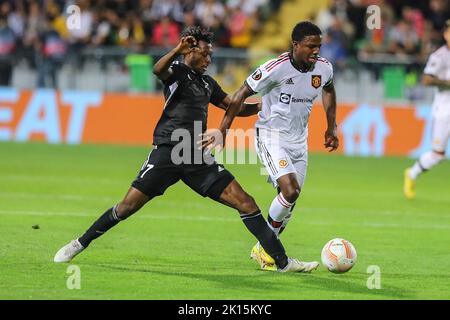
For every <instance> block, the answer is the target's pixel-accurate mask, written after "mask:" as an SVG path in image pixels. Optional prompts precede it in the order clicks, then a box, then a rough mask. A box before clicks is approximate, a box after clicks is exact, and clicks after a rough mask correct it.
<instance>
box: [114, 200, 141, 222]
mask: <svg viewBox="0 0 450 320" xmlns="http://www.w3.org/2000/svg"><path fill="white" fill-rule="evenodd" d="M140 208H141V206H140V205H139V204H138V203H136V202H123V201H122V202H120V203H118V204H117V206H116V212H117V216H118V217H119V219H120V220H125V219H126V218H128V217H129V216H131V215H132V214H133V213H135V212H136V211H138V210H139V209H140Z"/></svg>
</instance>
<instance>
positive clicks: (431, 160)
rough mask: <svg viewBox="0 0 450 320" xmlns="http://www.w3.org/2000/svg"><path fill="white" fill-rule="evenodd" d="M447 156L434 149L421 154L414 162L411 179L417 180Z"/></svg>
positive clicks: (410, 172)
mask: <svg viewBox="0 0 450 320" xmlns="http://www.w3.org/2000/svg"><path fill="white" fill-rule="evenodd" d="M444 158H445V156H444V155H442V154H439V153H436V152H433V151H429V152H426V153H424V154H423V155H421V156H420V158H419V160H417V161H416V163H414V165H413V167H412V168H411V170H410V171H409V176H410V178H411V179H413V180H416V179H417V177H418V176H420V175H421V174H422V173H423V172H424V171H427V170H430V169H431V168H432V167H434V166H435V165H437V164H438V163H439V162H441V161H442V160H444Z"/></svg>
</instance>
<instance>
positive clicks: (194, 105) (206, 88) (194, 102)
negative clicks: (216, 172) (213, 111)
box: [153, 61, 227, 145]
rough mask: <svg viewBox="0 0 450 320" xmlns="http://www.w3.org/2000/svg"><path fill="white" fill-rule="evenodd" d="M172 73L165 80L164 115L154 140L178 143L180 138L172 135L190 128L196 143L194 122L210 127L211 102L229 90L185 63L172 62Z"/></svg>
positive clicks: (163, 142) (159, 142)
mask: <svg viewBox="0 0 450 320" xmlns="http://www.w3.org/2000/svg"><path fill="white" fill-rule="evenodd" d="M171 68H172V70H173V73H172V75H171V76H170V77H169V78H168V79H167V80H165V81H163V83H164V97H165V101H166V103H165V105H164V111H163V113H162V115H161V118H160V119H159V121H158V124H157V125H156V128H155V131H154V133H153V144H154V145H160V144H171V145H175V144H177V143H178V142H180V140H181V139H182V138H180V139H175V141H174V140H173V139H172V133H173V132H174V131H175V130H177V129H186V130H187V131H189V133H190V137H191V142H190V143H193V144H194V143H195V141H194V140H195V139H197V137H195V136H194V125H195V123H196V122H197V125H201V128H202V129H201V130H202V131H201V132H204V131H205V130H206V121H207V117H208V104H209V103H212V104H214V105H216V106H218V105H220V104H221V103H222V101H223V99H225V97H226V95H227V94H226V93H225V92H224V91H223V90H222V88H221V87H220V85H219V84H218V83H217V82H216V81H215V80H214V79H213V78H212V77H210V76H208V75H201V74H198V73H196V72H195V71H194V70H192V69H191V68H190V67H188V66H187V65H185V64H184V63H181V62H178V61H175V62H174V63H172V65H171Z"/></svg>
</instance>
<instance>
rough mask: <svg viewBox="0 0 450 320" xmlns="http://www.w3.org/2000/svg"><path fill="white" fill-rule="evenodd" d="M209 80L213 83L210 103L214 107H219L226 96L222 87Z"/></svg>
mask: <svg viewBox="0 0 450 320" xmlns="http://www.w3.org/2000/svg"><path fill="white" fill-rule="evenodd" d="M211 80H212V83H213V90H212V93H211V99H210V102H211V103H212V104H213V105H215V106H219V105H220V104H221V103H222V101H223V99H225V97H226V96H227V93H226V92H225V91H223V90H222V87H221V86H220V85H219V84H218V83H217V82H216V80H214V79H213V78H211Z"/></svg>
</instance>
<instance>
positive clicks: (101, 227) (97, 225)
mask: <svg viewBox="0 0 450 320" xmlns="http://www.w3.org/2000/svg"><path fill="white" fill-rule="evenodd" d="M119 222H120V219H119V217H118V216H117V213H116V207H115V206H114V207H112V208H110V209H108V210H107V211H106V212H105V213H104V214H103V215H102V216H101V217H100V218H98V219H97V221H95V222H94V224H93V225H92V226H91V227H90V228H89V229H88V230H87V231H86V232H85V233H84V234H83V235H82V236H81V237H80V238H78V241H79V242H80V243H81V245H82V246H83V247H84V248H87V246H88V245H89V244H90V243H91V241H92V240H94V239H97V238H98V237H100V236H101V235H102V234H104V233H105V232H106V231H108V230H109V229H111V228H112V227H114V226H115V225H116V224H118V223H119Z"/></svg>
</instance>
